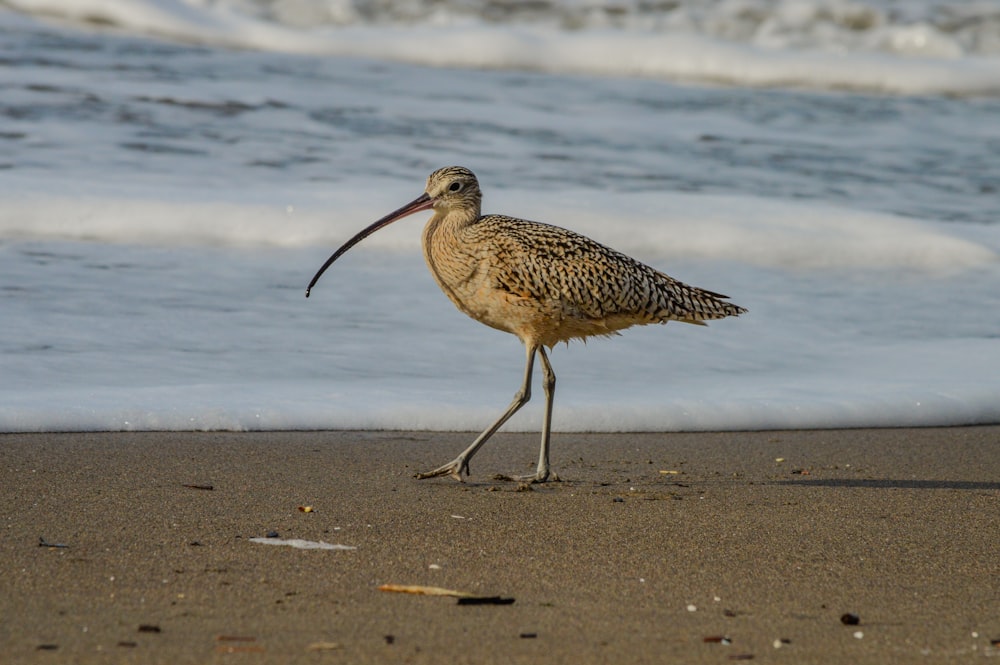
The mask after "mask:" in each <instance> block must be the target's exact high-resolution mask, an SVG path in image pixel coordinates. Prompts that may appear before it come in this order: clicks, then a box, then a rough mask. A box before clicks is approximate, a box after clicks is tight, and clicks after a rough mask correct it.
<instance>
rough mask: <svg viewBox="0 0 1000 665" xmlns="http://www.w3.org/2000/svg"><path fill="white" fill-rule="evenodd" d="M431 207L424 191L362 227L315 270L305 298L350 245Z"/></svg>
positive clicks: (432, 204) (428, 197) (432, 202)
mask: <svg viewBox="0 0 1000 665" xmlns="http://www.w3.org/2000/svg"><path fill="white" fill-rule="evenodd" d="M433 207H434V199H432V198H431V197H430V196H428V195H427V194H426V193H424V194H421V195H420V196H419V197H417V198H416V199H414V200H413V201H410V202H409V203H407V204H406V205H405V206H403V207H402V208H400V209H399V210H396V211H395V212H390V213H389V214H388V215H386V216H385V217H383V218H382V219H380V220H378V221H377V222H375V223H374V224H372V225H371V226H369V227H367V228H365V229H362V230H361V231H360V232H359V233H358V234H357V235H356V236H354V237H353V238H351V239H350V240H348V241H347V242H345V243H344V244H343V245H342V246H341V248H340V249H338V250H337V251H336V252H334V253H333V255H332V256H331V257H330V258H328V259H327V260H326V263H324V264H323V267H322V268H320V269H319V270H318V271H317V272H316V274H315V275H314V276H313V278H312V281H311V282H309V286H307V287H306V298H308V297H309V292H310V291H312V287H314V286H316V282H318V281H319V278H320V277H322V276H323V273H324V272H326V269H327V268H329V267H330V266H331V265H333V262H334V261H336V260H337V259H339V258H340V257H341V256H343V255H344V254H345V253H346V252H347V250H349V249H350V248H351V247H354V246H355V245H357V244H358V243H359V242H361V241H362V240H364V239H365V238H367V237H368V236H370V235H371V234H373V233H375V232H376V231H378V230H379V229H381V228H383V227H385V226H389V225H390V224H392V223H393V222H395V221H396V220H399V219H402V218H404V217H406V216H407V215H412V214H413V213H415V212H420V211H421V210H429V209H430V208H433Z"/></svg>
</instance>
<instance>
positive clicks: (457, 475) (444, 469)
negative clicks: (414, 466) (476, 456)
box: [413, 457, 469, 483]
mask: <svg viewBox="0 0 1000 665" xmlns="http://www.w3.org/2000/svg"><path fill="white" fill-rule="evenodd" d="M463 473H464V474H465V475H469V462H468V460H466V459H465V458H464V457H456V458H455V459H453V460H452V461H450V462H448V463H447V464H445V465H444V466H439V467H438V468H436V469H434V470H433V471H428V472H427V473H416V474H414V475H413V477H414V478H417V479H418V480H423V479H424V478H437V477H438V476H451V477H452V478H454V479H455V480H457V481H458V482H460V483H464V482H465V479H464V478H462V474H463Z"/></svg>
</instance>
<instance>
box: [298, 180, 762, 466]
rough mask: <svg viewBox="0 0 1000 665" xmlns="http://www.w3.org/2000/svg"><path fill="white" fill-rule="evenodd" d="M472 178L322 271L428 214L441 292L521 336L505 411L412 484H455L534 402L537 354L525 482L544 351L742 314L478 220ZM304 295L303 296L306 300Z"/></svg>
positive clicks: (550, 377) (615, 257) (528, 227)
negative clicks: (519, 380) (517, 377)
mask: <svg viewBox="0 0 1000 665" xmlns="http://www.w3.org/2000/svg"><path fill="white" fill-rule="evenodd" d="M481 204H482V193H481V191H480V189H479V182H478V181H477V179H476V176H475V175H474V174H473V173H472V172H471V171H469V170H468V169H466V168H464V167H461V166H449V167H445V168H443V169H438V170H437V171H435V172H434V173H432V174H431V175H430V176H429V177H428V179H427V188H426V190H425V194H424V195H422V196H421V197H419V198H417V199H416V200H414V201H413V202H412V203H410V204H408V205H406V206H404V207H403V208H400V209H399V210H397V211H395V212H393V213H391V214H389V215H387V216H386V217H383V218H382V219H380V220H379V221H377V222H375V223H374V224H372V225H371V226H369V227H368V228H366V229H364V230H363V231H361V232H360V233H358V234H357V235H356V236H355V237H354V238H352V239H351V240H350V241H348V242H347V243H345V244H344V246H343V247H341V248H340V249H339V250H337V252H336V253H334V254H333V256H331V257H330V259H329V260H328V261H327V262H326V264H325V265H324V266H323V267H322V268H321V269H320V270H319V272H317V273H316V276H315V277H314V278H313V281H312V283H310V288H312V286H313V284H315V283H316V281H317V280H318V279H319V277H320V275H322V274H323V271H324V270H326V268H327V267H329V265H330V264H331V263H333V261H335V260H336V259H337V258H338V257H339V256H341V255H342V254H343V253H344V252H346V251H347V250H348V249H350V248H351V247H353V246H354V245H355V244H357V243H358V242H360V241H361V240H362V239H363V238H365V237H367V236H368V235H370V234H371V233H374V232H375V231H377V230H378V229H380V228H383V227H384V226H387V225H388V224H391V223H392V222H394V221H396V220H397V219H401V218H402V217H405V216H407V215H410V214H413V213H415V212H419V211H421V210H429V209H433V210H434V215H433V216H432V217H431V219H430V220H429V221H428V222H427V225H426V227H425V228H424V233H423V251H424V258H425V260H426V261H427V266H428V268H430V271H431V273H432V274H433V275H434V279H435V280H436V281H437V283H438V285H439V286H440V287H441V290H443V291H444V292H445V294H446V295H447V296H448V297H449V298H450V299H451V301H452V302H453V303H454V304H455V305H456V306H457V307H458V308H459V309H460V310H462V311H463V312H465V313H466V314H468V315H469V316H471V317H472V318H474V319H476V320H478V321H481V322H482V323H485V324H486V325H488V326H492V327H493V328H497V329H499V330H504V331H507V332H510V333H512V334H514V335H517V336H518V337H519V338H520V339H521V341H522V342H524V345H525V347H526V352H527V361H526V366H525V374H524V382H523V384H522V386H521V389H520V390H519V391H518V393H517V394H516V395H515V396H514V401H513V402H512V403H511V405H510V406H509V407H508V409H507V411H506V412H505V413H504V414H503V415H502V416H501V417H500V418H499V419H498V420H497V421H496V422H495V423H494V424H493V425H492V426H491V427H490V428H488V429H487V430H486V431H484V432H483V433H482V434H481V435H480V436H479V437H478V438H477V439H476V440H475V441H474V442H473V443H472V445H470V446H469V447H468V448H467V449H466V450H465V451H463V452H462V453H461V454H460V455H459V456H458V457H457V458H456V459H455V460H453V461H452V462H450V463H448V464H446V465H444V466H442V467H439V468H438V469H435V470H434V471H431V472H429V473H425V474H418V475H417V477H418V478H428V477H433V476H441V475H451V476H453V477H455V478H457V479H459V480H461V479H462V474H463V473H467V472H468V463H469V460H470V459H471V458H472V456H473V455H475V453H476V451H477V450H478V449H479V448H480V446H482V444H483V443H485V442H486V440H487V439H488V438H489V437H490V436H492V435H493V433H494V432H496V430H498V429H499V428H500V427H501V426H502V425H503V423H504V422H506V421H507V419H508V418H510V416H512V415H513V414H514V413H515V412H516V411H517V410H518V409H519V408H520V407H521V406H523V405H524V404H525V403H527V401H528V399H529V398H530V396H531V374H532V367H533V364H534V359H535V357H536V355H537V356H538V357H539V358H541V361H542V370H543V372H544V380H543V383H542V385H543V387H544V389H545V394H546V411H545V420H544V422H543V425H542V445H541V450H540V453H539V461H538V468H537V470H536V472H535V473H534V474H532V475H530V476H525V477H523V478H521V479H522V480H530V481H533V482H543V481H545V480H546V479H549V478H550V477H551V474H550V471H549V461H548V446H549V443H548V442H549V430H550V422H551V414H552V397H553V394H554V390H555V374H554V373H553V372H552V366H551V364H550V363H549V360H548V355H547V354H546V352H545V347H550V348H551V347H552V346H554V345H555V344H557V343H559V342H568V341H569V340H571V339H578V338H586V337H591V336H595V335H613V334H616V333H617V331H619V330H623V329H625V328H629V327H631V326H634V325H646V324H650V323H666V322H668V321H682V322H685V323H694V324H700V325H703V324H704V321H707V320H710V319H721V318H724V317H727V316H738V315H740V314H742V313H744V312H746V310H745V309H743V308H742V307H739V306H737V305H734V304H732V303H730V302H727V301H726V300H725V298H726V296H723V295H720V294H718V293H713V292H712V291H706V290H704V289H699V288H697V287H693V286H689V285H687V284H684V283H682V282H679V281H677V280H675V279H673V278H672V277H669V276H667V275H665V274H663V273H662V272H660V271H658V270H655V269H654V268H651V267H649V266H647V265H645V264H643V263H641V262H639V261H636V260H635V259H633V258H631V257H629V256H627V255H625V254H622V253H621V252H617V251H615V250H613V249H611V248H609V247H606V246H604V245H602V244H600V243H598V242H595V241H593V240H591V239H589V238H587V237H585V236H582V235H580V234H578V233H574V232H573V231H569V230H566V229H562V228H559V227H557V226H551V225H549V224H542V223H540V222H531V221H528V220H524V219H518V218H515V217H507V216H504V215H481ZM308 294H309V291H308V290H307V291H306V295H307V296H308Z"/></svg>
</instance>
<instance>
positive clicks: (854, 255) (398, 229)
mask: <svg viewBox="0 0 1000 665" xmlns="http://www.w3.org/2000/svg"><path fill="white" fill-rule="evenodd" d="M566 196H567V198H569V199H571V200H573V201H575V202H576V203H575V204H574V206H572V207H570V208H567V207H565V206H562V205H551V204H547V203H546V202H544V201H539V200H537V198H535V197H533V196H532V195H531V194H530V193H518V192H512V191H508V192H506V193H505V195H504V198H505V200H506V201H507V202H508V205H509V206H510V209H511V210H523V211H525V212H526V213H527V212H528V211H530V212H531V215H529V216H533V217H535V218H537V219H540V220H544V221H546V222H551V223H554V224H556V225H558V226H564V227H569V228H572V229H573V230H575V231H578V232H581V233H584V234H586V235H589V236H590V237H593V238H595V239H597V240H599V241H601V242H604V243H605V244H607V245H610V246H612V247H614V248H616V249H618V250H620V251H623V252H625V253H628V254H634V255H637V256H641V257H643V258H645V259H646V260H648V261H654V262H655V261H662V260H672V261H676V260H685V259H696V260H719V261H735V262H740V263H745V264H749V265H755V266H760V267H769V268H778V269H781V270H791V271H814V270H858V269H862V270H875V271H878V270H897V271H898V270H906V271H914V272H925V273H950V272H955V271H961V270H965V269H970V268H975V267H978V266H984V265H988V264H993V263H996V262H997V260H998V253H997V249H996V248H994V247H992V246H991V245H990V242H995V243H996V244H997V246H998V247H1000V237H998V236H997V232H996V231H993V232H992V233H991V234H989V237H986V238H964V237H961V236H960V235H958V234H957V233H956V230H959V229H961V228H963V225H958V224H945V223H933V222H929V221H920V220H913V219H908V218H904V217H900V216H896V215H890V214H886V213H874V212H867V211H858V210H849V209H845V208H839V207H836V206H830V205H818V204H808V203H801V202H788V201H779V200H771V199H760V198H752V197H739V196H718V195H703V194H697V195H695V194H684V193H673V194H662V193H657V194H649V193H636V192H632V193H629V194H628V195H620V194H619V195H616V194H609V193H601V194H600V195H599V196H598V195H595V194H594V193H593V192H588V191H576V192H570V193H569V194H567V195H566ZM339 198H340V199H341V200H340V201H339V202H338V205H337V207H336V208H335V209H323V208H319V207H317V206H316V205H315V204H313V205H310V206H307V207H306V208H304V209H296V208H295V207H294V206H292V205H287V206H279V205H248V204H238V203H225V202H213V203H196V202H185V203H173V202H168V201H140V200H127V199H91V200H88V199H68V200H63V201H60V200H57V199H51V198H49V199H46V200H31V201H27V200H21V201H17V202H8V203H5V204H4V205H3V206H2V207H0V239H6V240H21V241H25V240H70V241H82V242H103V243H110V244H140V245H148V246H186V247H244V248H246V247H262V248H264V247H282V248H301V247H317V248H318V247H329V248H330V249H333V248H334V247H336V246H337V245H339V244H340V243H341V242H343V240H344V239H346V238H348V237H350V236H351V235H353V234H354V233H355V232H357V231H358V230H359V229H361V228H362V227H363V226H364V225H366V224H367V223H369V222H371V221H372V220H373V219H374V218H375V217H377V216H378V214H380V211H378V210H374V209H372V205H371V201H372V200H374V199H376V198H377V196H376V194H374V193H371V192H367V191H366V190H364V189H363V188H357V189H355V190H353V191H352V192H350V193H349V192H346V191H345V192H343V195H342V196H340V197H339ZM137 219H141V220H142V223H141V224H136V220H137ZM611 220H613V223H611ZM422 225H423V220H420V219H414V220H411V221H410V223H409V224H408V223H407V222H403V223H401V224H398V225H396V226H394V227H392V230H391V231H389V230H387V231H384V232H382V233H380V234H376V235H374V236H372V237H371V238H369V239H367V240H366V241H365V243H364V247H366V248H368V249H374V250H377V251H382V252H410V253H419V251H420V249H419V243H420V240H419V238H420V231H419V229H420V228H421V227H422ZM408 226H409V227H412V228H409V229H408V228H407V227H408ZM980 235H982V234H980ZM991 239H992V240H991Z"/></svg>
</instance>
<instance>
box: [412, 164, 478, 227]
mask: <svg viewBox="0 0 1000 665" xmlns="http://www.w3.org/2000/svg"><path fill="white" fill-rule="evenodd" d="M424 191H425V192H426V194H427V196H428V197H429V198H430V199H431V200H432V201H433V202H434V210H435V211H437V212H441V213H444V214H447V213H449V212H459V213H464V214H466V215H469V216H470V217H471V218H472V219H475V218H477V217H479V210H480V206H481V205H482V201H483V193H482V192H481V191H480V189H479V181H478V180H476V174H474V173H473V172H472V171H470V170H469V169H467V168H465V167H464V166H446V167H444V168H443V169H438V170H437V171H435V172H434V173H432V174H430V175H429V176H427V188H426V189H425V190H424Z"/></svg>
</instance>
